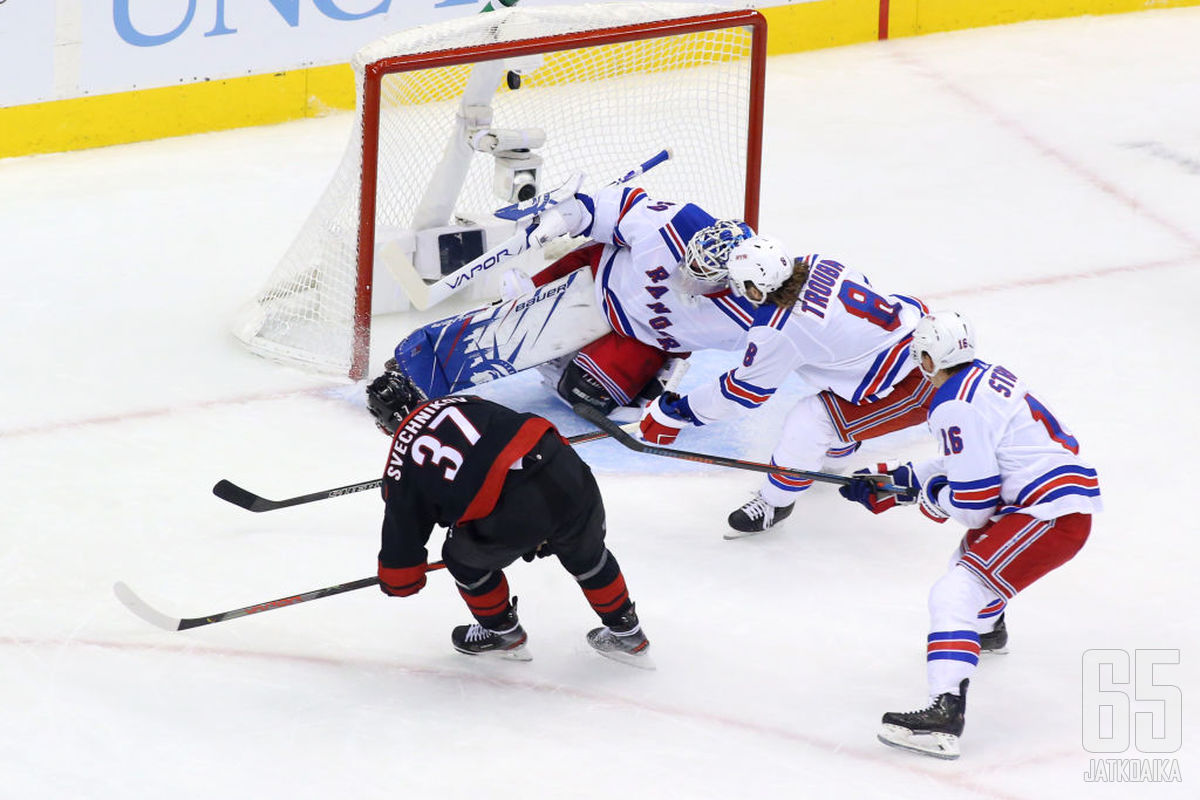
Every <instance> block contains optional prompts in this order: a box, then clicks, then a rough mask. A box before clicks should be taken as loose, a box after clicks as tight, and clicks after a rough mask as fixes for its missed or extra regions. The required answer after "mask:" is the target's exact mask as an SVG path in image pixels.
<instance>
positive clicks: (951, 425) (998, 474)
mask: <svg viewBox="0 0 1200 800" xmlns="http://www.w3.org/2000/svg"><path fill="white" fill-rule="evenodd" d="M929 426H930V428H932V429H933V432H934V435H935V437H937V438H938V440H939V441H940V444H941V450H942V455H941V456H940V457H938V458H935V459H931V460H929V461H924V462H921V463H919V464H916V465H914V469H915V471H916V474H917V479H918V480H919V481H920V482H921V485H922V486H924V485H925V484H926V483H927V482H928V481H929V479H930V478H932V477H934V476H935V475H939V474H941V475H945V476H946V478H947V480H948V481H949V485H948V486H947V487H946V488H943V489H941V490H939V491H938V497H937V498H935V499H936V500H937V501H938V505H940V506H941V507H942V509H943V510H944V511H946V512H947V513H948V514H950V516H951V517H953V518H954V519H955V520H956V521H958V522H961V523H962V524H963V525H966V526H967V527H968V528H978V527H980V526H982V525H983V524H984V523H986V522H987V521H988V520H994V519H998V518H999V517H1002V516H1004V515H1005V514H1011V513H1014V512H1020V513H1022V514H1028V515H1029V516H1031V517H1034V518H1035V519H1055V518H1057V517H1061V516H1063V515H1065V514H1071V513H1076V512H1078V513H1083V514H1092V513H1095V512H1098V511H1100V510H1101V508H1102V506H1101V501H1100V483H1099V481H1098V479H1097V477H1096V470H1094V469H1092V467H1090V466H1089V465H1088V464H1087V463H1086V462H1084V461H1083V460H1082V459H1080V458H1079V443H1078V442H1077V441H1076V440H1075V437H1073V436H1071V434H1070V433H1069V432H1068V431H1067V429H1066V428H1064V427H1063V426H1062V424H1061V423H1060V422H1059V421H1058V419H1057V418H1056V417H1055V416H1054V414H1052V413H1051V412H1050V409H1049V408H1047V407H1046V406H1045V405H1044V404H1043V403H1042V402H1041V401H1040V400H1038V399H1037V398H1035V397H1034V396H1033V395H1032V394H1030V393H1029V391H1028V390H1027V388H1026V386H1025V383H1024V382H1023V381H1021V380H1020V379H1019V378H1017V376H1016V375H1013V374H1012V373H1011V372H1009V371H1008V370H1007V369H1005V368H1004V367H1001V366H992V365H990V364H986V363H984V362H983V361H979V360H976V361H975V362H974V363H973V364H972V365H971V366H970V367H969V368H967V369H964V370H962V371H961V372H959V373H957V374H955V375H954V377H952V378H951V379H950V380H949V381H947V382H946V383H944V384H943V385H942V386H941V387H939V388H938V390H937V394H935V395H934V398H933V406H932V409H931V411H930V414H929Z"/></svg>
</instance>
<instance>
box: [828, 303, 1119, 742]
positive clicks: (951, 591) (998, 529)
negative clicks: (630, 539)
mask: <svg viewBox="0 0 1200 800" xmlns="http://www.w3.org/2000/svg"><path fill="white" fill-rule="evenodd" d="M912 353H913V356H914V359H916V363H917V364H918V366H919V367H920V369H921V371H922V372H923V373H924V374H925V375H926V376H928V377H929V379H930V381H931V382H932V383H933V385H934V386H936V387H937V392H936V394H935V395H934V398H933V406H932V410H931V412H930V416H929V425H930V428H931V429H932V431H933V434H934V436H935V438H936V441H937V443H938V445H939V449H940V452H941V455H940V456H939V457H937V458H934V459H931V460H929V461H924V462H920V463H917V464H915V465H914V464H911V463H909V464H903V465H899V466H895V467H892V468H890V469H889V468H887V466H886V465H882V464H881V465H879V472H880V474H886V475H888V476H889V478H890V480H891V481H892V482H893V483H895V484H897V485H900V486H907V487H909V488H910V489H912V490H914V493H915V496H914V497H913V499H907V500H906V499H904V498H898V497H897V496H896V495H889V496H887V497H880V496H879V495H876V494H874V493H873V492H872V490H871V487H872V486H873V485H874V484H872V483H869V482H865V481H864V482H858V483H855V484H854V485H852V486H847V487H844V488H842V489H840V490H839V491H841V493H842V494H843V495H844V496H845V497H847V498H848V499H851V500H854V501H856V502H859V503H861V504H863V505H864V506H866V507H867V508H868V509H870V510H872V511H874V512H875V513H879V512H881V511H883V510H886V509H888V508H892V507H894V506H896V505H907V504H911V503H919V504H920V507H921V510H922V511H923V512H924V513H925V514H926V516H928V517H930V518H931V519H934V520H937V521H939V522H944V521H946V519H948V518H953V519H954V520H955V521H956V522H959V523H962V524H963V525H965V526H966V527H967V528H968V529H969V530H968V531H967V533H966V535H965V536H964V537H963V539H962V542H961V543H960V544H959V547H958V550H957V552H956V553H955V555H954V557H953V559H952V561H951V566H950V568H949V570H948V571H947V572H946V574H945V575H944V576H942V578H940V579H939V580H938V581H937V582H936V583H935V584H934V585H933V589H932V590H931V591H930V593H929V615H930V624H929V636H928V639H927V648H926V674H927V680H928V685H929V696H930V701H931V702H930V705H929V707H927V708H925V709H923V710H920V711H913V712H908V713H898V712H888V713H887V714H884V715H883V724H882V728H881V729H880V732H879V739H880V741H882V742H884V743H885V744H888V745H892V746H894V747H900V748H904V749H908V750H914V751H917V752H921V753H925V754H928V755H932V756H936V757H938V758H957V757H958V754H959V748H958V737H959V736H960V735H961V734H962V731H963V723H964V714H965V710H966V700H967V686H968V683H969V682H970V679H971V677H972V675H973V674H974V672H975V669H976V666H977V665H978V663H979V654H980V652H988V651H998V652H1004V646H1005V645H1006V644H1007V641H1008V634H1007V629H1006V628H1005V627H1004V624H1003V621H1004V609H1005V607H1006V605H1007V603H1008V602H1009V601H1010V600H1011V599H1012V598H1013V596H1014V595H1016V594H1017V592H1020V591H1021V590H1023V589H1024V588H1025V587H1027V586H1029V585H1030V584H1031V583H1033V582H1034V581H1036V580H1037V579H1039V578H1041V577H1042V576H1043V575H1045V574H1046V573H1048V572H1050V571H1051V570H1053V569H1055V568H1057V567H1059V566H1061V565H1063V564H1064V563H1066V562H1067V561H1068V560H1070V559H1071V558H1072V557H1073V556H1074V555H1075V554H1076V553H1077V552H1078V551H1079V549H1080V548H1081V547H1082V546H1083V544H1084V542H1085V541H1086V540H1087V537H1088V533H1089V531H1090V530H1091V525H1092V514H1094V513H1096V512H1099V511H1100V510H1101V502H1100V484H1099V482H1098V480H1097V477H1096V470H1094V469H1093V468H1092V467H1091V466H1089V465H1088V464H1087V463H1086V462H1085V461H1083V460H1082V459H1080V458H1079V442H1078V441H1076V439H1075V438H1074V437H1073V436H1071V434H1070V433H1069V432H1068V431H1067V429H1066V428H1064V427H1063V425H1062V424H1061V423H1060V422H1059V420H1058V419H1057V417H1055V415H1054V414H1053V413H1051V411H1050V409H1049V408H1048V407H1047V406H1046V405H1045V404H1044V403H1043V402H1042V401H1041V400H1040V399H1039V398H1038V397H1036V396H1035V395H1033V394H1031V393H1030V390H1029V388H1028V387H1027V386H1026V385H1025V382H1024V381H1022V380H1021V379H1020V378H1018V377H1017V376H1016V375H1014V374H1013V373H1012V372H1010V371H1009V370H1007V369H1005V368H1004V367H1002V366H999V365H992V364H987V363H985V362H983V361H980V360H977V359H976V358H975V334H974V331H973V329H972V326H971V325H970V323H969V322H967V320H966V319H965V318H964V317H963V316H962V315H960V314H957V313H954V312H939V313H937V314H931V315H929V316H926V317H925V318H924V319H922V320H921V321H920V322H919V323H918V324H917V327H916V330H915V331H914V332H913V342H912ZM864 472H865V470H864ZM918 498H919V499H918Z"/></svg>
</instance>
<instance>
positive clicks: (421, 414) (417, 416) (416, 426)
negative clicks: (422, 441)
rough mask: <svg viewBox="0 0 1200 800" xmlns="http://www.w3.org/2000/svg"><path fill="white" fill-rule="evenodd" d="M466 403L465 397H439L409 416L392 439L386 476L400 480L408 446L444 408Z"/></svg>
mask: <svg viewBox="0 0 1200 800" xmlns="http://www.w3.org/2000/svg"><path fill="white" fill-rule="evenodd" d="M465 402H467V398H465V397H455V396H451V397H439V398H438V399H437V400H430V401H429V402H428V403H426V404H425V405H423V406H419V407H418V408H417V409H416V410H415V411H413V412H412V413H411V414H409V415H408V416H407V417H406V418H405V420H404V421H403V422H401V423H400V426H399V427H398V428H396V435H395V436H394V437H392V449H391V451H389V453H388V466H387V469H386V470H385V471H384V474H385V475H386V476H387V477H389V478H391V479H393V480H400V467H402V466H404V457H405V456H406V455H408V446H409V445H410V444H412V443H413V441H414V440H415V439H416V438H417V434H419V433H420V432H421V429H422V428H424V427H425V425H427V424H428V423H429V421H430V420H431V419H433V417H434V415H435V414H437V413H438V412H439V411H441V410H442V409H443V408H446V407H447V406H453V405H458V404H459V403H465Z"/></svg>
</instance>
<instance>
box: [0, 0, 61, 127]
mask: <svg viewBox="0 0 1200 800" xmlns="http://www.w3.org/2000/svg"><path fill="white" fill-rule="evenodd" d="M54 29H55V20H54V3H53V2H41V3H19V2H3V3H0V106H15V105H21V104H23V103H32V102H35V101H37V100H39V99H45V98H48V97H50V96H52V95H53V94H54V49H55V48H54V45H55V41H56V38H55V33H54Z"/></svg>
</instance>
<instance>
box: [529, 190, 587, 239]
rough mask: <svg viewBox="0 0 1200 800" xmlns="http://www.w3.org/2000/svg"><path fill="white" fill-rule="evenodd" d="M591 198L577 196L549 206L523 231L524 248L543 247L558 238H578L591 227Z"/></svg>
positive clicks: (581, 195) (582, 195)
mask: <svg viewBox="0 0 1200 800" xmlns="http://www.w3.org/2000/svg"><path fill="white" fill-rule="evenodd" d="M591 209H592V198H590V197H588V196H587V195H585V194H577V195H575V196H574V197H571V198H569V199H567V200H564V201H563V202H561V203H559V204H558V205H554V206H551V207H550V208H548V209H546V210H545V211H543V212H542V213H541V214H539V215H538V216H537V217H536V218H535V219H534V222H533V224H532V225H530V226H529V227H528V228H526V229H525V246H526V247H527V248H528V247H545V246H546V243H547V242H550V241H552V240H554V239H557V238H559V237H560V236H578V235H579V234H581V233H583V232H584V231H586V230H588V229H589V228H591V227H592V210H591Z"/></svg>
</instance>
